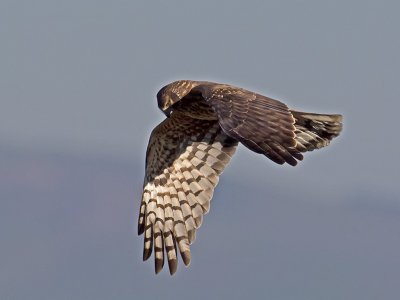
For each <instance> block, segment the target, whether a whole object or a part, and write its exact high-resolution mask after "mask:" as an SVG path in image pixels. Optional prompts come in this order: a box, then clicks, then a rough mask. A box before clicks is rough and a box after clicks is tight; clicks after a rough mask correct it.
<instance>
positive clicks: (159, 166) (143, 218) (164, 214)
mask: <svg viewBox="0 0 400 300" xmlns="http://www.w3.org/2000/svg"><path fill="white" fill-rule="evenodd" d="M236 146H237V141H235V140H234V139H232V138H231V137H229V136H228V135H226V134H225V133H224V132H223V131H222V129H221V127H220V126H219V124H218V122H217V121H207V120H198V119H193V118H190V117H187V116H184V115H183V114H181V113H179V112H174V113H172V114H171V116H170V117H169V118H167V119H165V120H164V121H163V122H162V123H160V124H159V125H158V126H157V127H156V128H155V129H154V130H153V132H152V134H151V136H150V141H149V145H148V148H147V154H146V175H145V179H144V186H143V195H142V202H141V206H140V215H139V224H138V233H139V234H142V233H144V251H143V260H147V259H148V258H149V257H150V255H151V253H152V249H154V257H155V271H156V273H158V272H159V271H160V270H161V269H162V267H163V265H164V249H165V252H166V254H167V260H168V265H169V270H170V273H171V274H173V273H175V271H176V268H177V249H179V252H180V253H181V256H182V259H183V262H184V264H185V265H188V264H189V263H190V248H189V245H190V244H191V243H192V242H193V241H194V239H195V233H196V229H197V228H199V226H200V225H201V223H202V219H203V214H205V213H207V212H208V210H209V207H210V200H211V198H212V196H213V191H214V188H215V186H216V185H217V183H218V179H219V175H220V174H221V172H222V171H223V170H224V168H225V166H226V165H227V164H228V162H229V161H230V159H231V156H232V155H233V154H234V152H235V150H236Z"/></svg>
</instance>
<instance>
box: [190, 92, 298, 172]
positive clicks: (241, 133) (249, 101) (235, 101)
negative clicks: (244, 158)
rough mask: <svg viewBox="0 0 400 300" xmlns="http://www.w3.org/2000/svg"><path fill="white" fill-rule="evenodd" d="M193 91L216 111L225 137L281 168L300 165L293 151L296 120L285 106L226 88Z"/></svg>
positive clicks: (254, 94)
mask: <svg viewBox="0 0 400 300" xmlns="http://www.w3.org/2000/svg"><path fill="white" fill-rule="evenodd" d="M194 90H195V91H197V92H198V91H200V92H201V93H202V95H203V97H204V99H205V101H206V102H207V103H208V104H209V105H210V106H211V107H212V108H213V109H214V110H215V112H216V113H217V115H218V120H219V124H220V126H221V127H222V128H223V130H224V131H225V133H226V134H228V135H229V136H231V137H233V138H235V139H237V140H238V141H240V142H241V143H242V144H243V145H245V146H246V147H247V148H249V149H250V150H253V151H254V152H257V153H262V154H264V155H265V156H267V157H268V158H270V159H271V160H272V161H274V162H276V163H278V164H283V163H285V162H286V163H288V164H290V165H292V166H294V165H296V164H297V160H296V158H299V157H300V156H299V155H298V154H297V153H293V151H291V150H290V148H292V147H294V146H295V144H296V141H295V139H294V138H295V133H294V130H295V127H294V118H293V116H292V114H291V113H290V111H289V109H288V107H287V106H286V105H285V104H284V103H282V102H279V101H277V100H274V99H271V98H267V97H265V96H262V95H259V94H256V93H253V92H250V91H247V90H245V89H241V88H236V87H233V86H230V85H224V84H203V85H199V86H197V87H195V88H194ZM293 154H295V155H293Z"/></svg>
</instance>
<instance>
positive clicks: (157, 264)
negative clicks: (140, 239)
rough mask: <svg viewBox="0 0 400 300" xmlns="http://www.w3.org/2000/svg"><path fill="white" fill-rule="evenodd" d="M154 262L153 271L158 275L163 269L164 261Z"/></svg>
mask: <svg viewBox="0 0 400 300" xmlns="http://www.w3.org/2000/svg"><path fill="white" fill-rule="evenodd" d="M154 261H155V265H154V266H155V271H156V274H158V273H160V271H161V270H162V268H163V267H164V260H163V259H159V258H156V259H155V260H154Z"/></svg>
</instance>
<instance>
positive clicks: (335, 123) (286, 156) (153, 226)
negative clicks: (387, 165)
mask: <svg viewBox="0 0 400 300" xmlns="http://www.w3.org/2000/svg"><path fill="white" fill-rule="evenodd" d="M157 100H158V107H159V108H160V109H161V110H162V111H163V112H164V114H165V115H166V116H167V118H166V119H165V120H164V121H163V122H161V123H160V124H159V125H158V126H157V127H156V128H154V130H153V132H152V133H151V136H150V141H149V145H148V148H147V153H146V175H145V178H144V185H143V196H142V202H141V205H140V215H139V226H138V233H139V235H140V234H142V233H144V251H143V260H147V259H148V258H149V257H150V255H151V253H152V249H154V257H155V272H156V273H158V272H160V271H161V269H162V267H163V265H164V252H165V253H166V255H167V260H168V265H169V271H170V273H171V275H172V274H174V273H175V271H176V269H177V265H178V260H177V252H178V249H179V252H180V254H181V257H182V260H183V263H184V264H185V265H188V264H189V263H190V248H189V245H190V244H191V243H192V242H193V241H194V239H195V234H196V229H197V228H199V227H200V225H201V223H202V220H203V215H204V214H206V213H207V212H208V210H209V208H210V201H211V198H212V196H213V191H214V188H215V186H216V185H217V183H218V177H219V175H220V174H221V173H222V171H223V170H224V168H225V166H226V165H227V164H228V163H229V161H230V159H231V157H232V155H233V154H234V153H235V150H236V147H237V145H238V143H239V142H240V143H242V144H243V145H244V146H246V147H247V148H249V149H250V150H252V151H254V152H256V153H260V154H263V155H265V156H266V157H268V158H269V159H271V160H272V161H274V162H276V163H278V164H284V163H288V164H289V165H292V166H295V165H296V164H297V161H298V160H302V159H303V155H302V153H303V152H307V151H312V150H314V149H319V148H322V147H325V146H327V145H328V144H329V142H330V140H332V139H333V138H334V137H336V136H338V135H339V133H340V131H341V129H342V124H341V121H342V116H341V115H325V114H314V113H305V112H299V111H295V110H291V109H289V108H288V107H287V106H286V105H285V104H284V103H282V102H279V101H277V100H273V99H271V98H267V97H265V96H262V95H259V94H256V93H254V92H250V91H247V90H245V89H242V88H238V87H234V86H231V85H227V84H218V83H213V82H206V81H190V80H180V81H175V82H173V83H171V84H168V85H166V86H165V87H163V88H162V89H161V90H160V91H159V92H158V93H157ZM164 249H165V250H164Z"/></svg>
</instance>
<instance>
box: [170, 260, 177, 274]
mask: <svg viewBox="0 0 400 300" xmlns="http://www.w3.org/2000/svg"><path fill="white" fill-rule="evenodd" d="M168 267H169V274H171V275H174V274H175V272H176V269H177V268H178V260H176V259H170V260H169V261H168Z"/></svg>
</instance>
